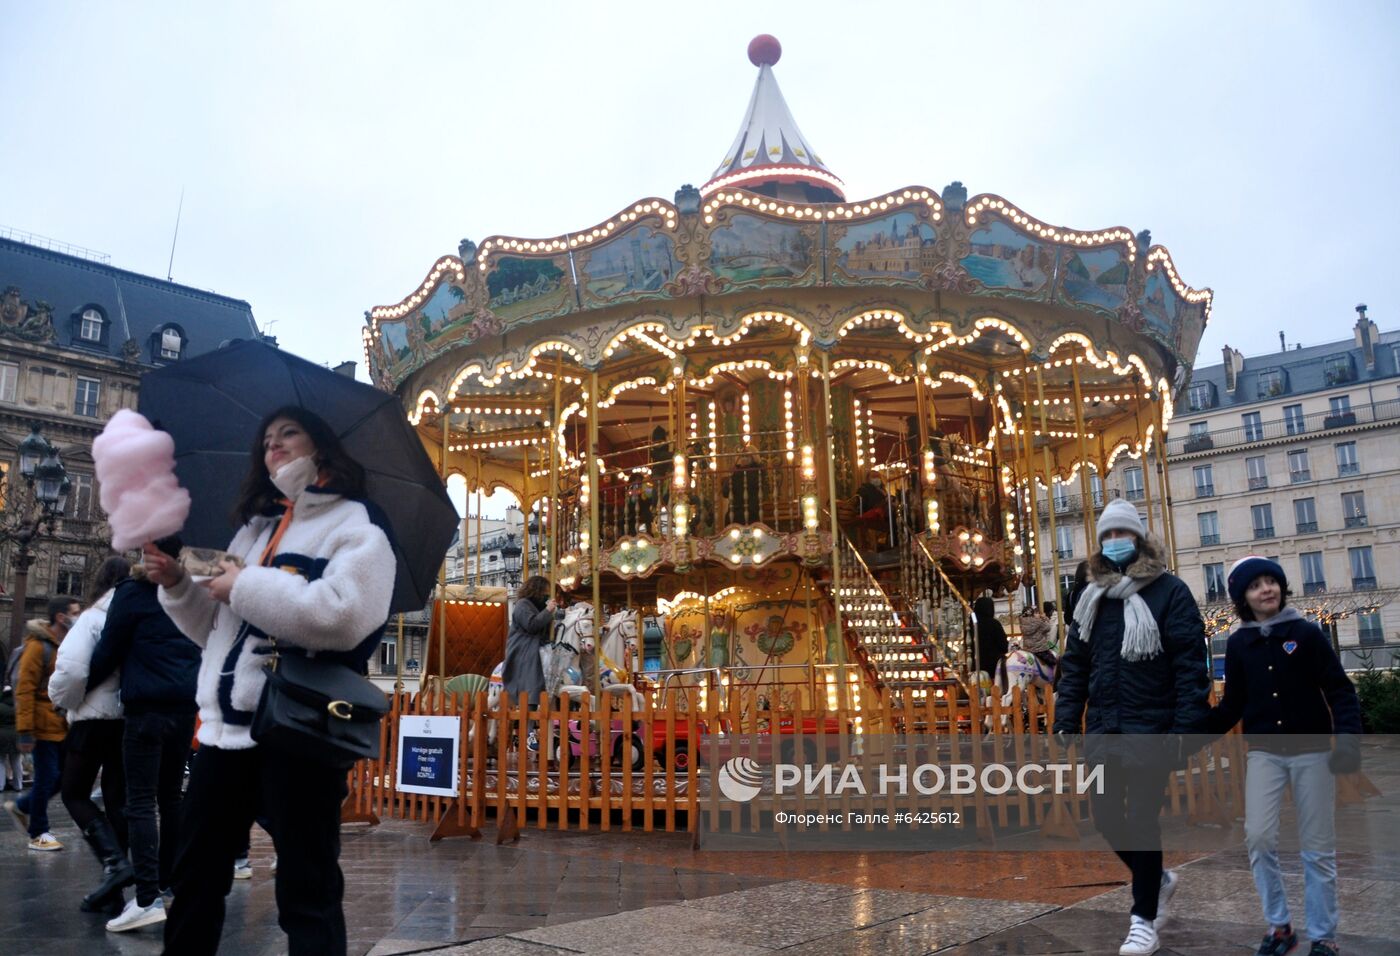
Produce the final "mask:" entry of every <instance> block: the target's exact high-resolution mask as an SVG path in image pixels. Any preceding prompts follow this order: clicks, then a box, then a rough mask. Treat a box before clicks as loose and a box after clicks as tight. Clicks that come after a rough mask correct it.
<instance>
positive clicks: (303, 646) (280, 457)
mask: <svg viewBox="0 0 1400 956" xmlns="http://www.w3.org/2000/svg"><path fill="white" fill-rule="evenodd" d="M252 437H253V449H252V452H251V454H250V459H251V460H250V463H249V470H248V473H247V477H246V478H245V480H244V483H243V487H242V491H241V494H240V497H239V500H238V504H237V507H236V509H235V511H236V518H237V520H238V521H239V522H240V523H241V528H240V529H239V530H238V532H237V533H236V534H235V535H234V538H233V541H232V542H231V543H230V544H229V546H228V549H227V551H228V554H229V556H230V558H231V560H225V561H223V562H222V563H221V567H222V569H223V572H222V573H221V574H219V575H218V576H216V577H213V578H211V579H208V580H206V581H201V582H196V581H194V580H192V579H191V577H190V575H188V574H186V573H185V571H184V570H183V568H182V567H181V566H180V564H179V563H178V562H177V561H175V560H172V559H171V558H170V557H169V556H167V555H165V554H164V553H162V552H161V551H160V550H159V549H157V548H155V547H154V546H152V545H147V546H146V547H145V563H146V571H147V576H148V577H149V578H150V579H151V580H152V581H154V582H156V583H157V584H159V585H160V600H161V604H162V605H163V606H164V607H165V609H166V611H167V612H168V613H169V614H170V617H171V618H172V619H173V620H174V621H175V623H176V624H177V626H178V627H179V628H180V629H181V630H182V631H183V632H184V633H185V634H186V635H188V636H189V637H190V639H191V640H193V641H194V642H195V643H196V644H198V645H199V646H200V647H201V648H202V649H203V654H202V659H201V664H200V670H199V680H198V688H197V693H196V696H197V699H198V703H199V714H200V721H201V723H200V728H199V742H200V749H199V755H198V757H197V758H196V759H195V766H194V771H193V774H192V775H191V779H190V785H189V791H188V793H187V794H186V797H185V804H184V815H183V817H182V820H181V830H180V837H179V843H178V846H177V848H176V855H175V865H174V873H173V879H172V884H173V885H172V887H171V889H172V890H173V892H174V896H175V899H174V904H173V907H172V908H171V911H170V914H169V918H168V920H167V922H166V924H165V951H166V952H167V953H172V954H180V956H197V954H204V953H214V952H216V951H217V950H218V946H219V937H220V935H221V931H222V929H223V922H224V897H225V896H226V895H227V894H228V892H229V890H230V889H231V887H232V881H233V863H234V858H235V857H236V855H237V853H238V850H239V847H240V844H241V842H242V840H243V839H244V838H245V837H246V835H247V833H248V828H249V826H250V825H251V824H252V822H253V819H254V816H255V815H256V814H257V813H258V812H259V811H260V812H261V813H263V814H265V815H266V817H267V819H268V821H269V822H270V823H271V825H272V835H273V839H274V842H275V843H276V846H277V854H278V870H277V885H276V896H277V907H278V922H279V924H280V925H281V927H282V929H283V931H284V932H286V933H287V936H288V942H289V951H290V953H292V954H293V956H301V954H310V953H318V954H320V953H329V954H343V953H344V952H345V951H346V932H345V916H344V911H343V909H342V896H343V892H344V880H343V877H342V875H341V871H340V866H339V862H338V861H339V855H340V804H341V801H342V800H343V799H344V797H345V792H346V790H345V773H346V767H345V766H344V765H343V764H341V763H338V762H335V761H331V760H328V761H327V762H323V763H318V762H314V761H310V760H306V759H303V758H299V757H296V756H293V755H291V754H289V753H284V752H281V751H279V750H277V749H276V748H273V747H265V746H258V745H256V743H255V741H254V740H253V739H252V736H251V733H250V728H251V725H252V722H253V716H254V711H255V709H256V708H257V705H258V700H259V697H260V694H261V691H262V688H263V684H264V683H265V681H266V679H267V678H266V671H265V670H264V664H265V663H266V661H267V660H268V657H269V655H270V654H271V653H272V652H273V650H274V643H273V641H274V639H275V642H276V644H275V648H276V651H277V653H279V654H283V655H286V654H296V653H306V652H314V653H315V654H316V656H317V657H318V658H319V659H322V660H325V659H331V660H336V661H339V662H342V663H346V664H349V665H351V666H353V667H357V668H362V667H363V666H364V664H365V662H366V661H367V660H368V658H369V657H370V656H371V655H372V654H373V652H374V648H375V646H376V645H377V644H378V642H379V639H380V636H381V632H382V629H383V625H384V622H385V621H386V620H387V618H388V616H389V612H390V606H391V596H392V594H393V592H394V588H395V568H396V562H397V560H398V559H397V557H396V554H395V551H394V549H393V547H392V545H391V543H390V537H389V535H388V534H387V533H386V531H385V530H384V527H382V526H381V521H382V515H381V512H380V511H379V509H377V508H376V507H375V506H374V505H373V504H371V503H370V502H368V501H367V500H366V499H365V470H364V468H363V467H362V466H361V465H360V464H359V463H358V462H357V461H355V460H354V459H353V458H351V457H350V455H349V454H347V453H346V451H345V449H344V448H343V446H342V443H341V440H340V438H339V437H337V434H336V432H335V431H334V430H332V428H331V427H330V426H329V425H328V424H327V423H326V421H325V420H324V419H322V418H321V417H320V416H318V415H316V414H314V413H312V412H310V411H308V410H307V409H306V408H303V407H299V406H286V407H282V408H278V409H276V410H274V411H272V412H271V413H269V414H267V415H266V416H265V417H264V418H263V420H262V422H261V423H260V424H259V426H258V428H257V430H256V432H255V433H254V435H253V436H252ZM177 443H178V438H177Z"/></svg>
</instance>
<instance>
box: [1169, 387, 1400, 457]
mask: <svg viewBox="0 0 1400 956" xmlns="http://www.w3.org/2000/svg"><path fill="white" fill-rule="evenodd" d="M1395 419H1400V399H1390V400H1388V401H1384V402H1374V403H1371V404H1369V405H1361V406H1358V407H1356V408H1353V409H1352V410H1351V411H1349V412H1344V413H1341V414H1333V413H1332V412H1314V413H1313V414H1311V415H1303V416H1301V417H1298V416H1294V417H1292V418H1287V419H1284V418H1280V419H1277V420H1275V421H1271V422H1262V423H1260V424H1259V425H1258V426H1257V427H1252V426H1243V425H1241V426H1239V427H1236V428H1223V429H1220V430H1218V431H1213V432H1197V433H1195V434H1194V435H1191V434H1188V435H1181V436H1178V437H1175V438H1173V437H1168V438H1167V454H1168V455H1187V454H1192V453H1195V452H1202V451H1209V450H1211V449H1213V448H1230V447H1234V446H1237V445H1248V444H1252V443H1254V442H1259V441H1270V440H1272V439H1276V438H1287V437H1288V436H1290V435H1298V434H1301V433H1303V432H1305V431H1306V432H1319V431H1327V430H1328V429H1334V428H1352V427H1355V426H1357V425H1370V424H1374V423H1376V422H1387V421H1394V420H1395Z"/></svg>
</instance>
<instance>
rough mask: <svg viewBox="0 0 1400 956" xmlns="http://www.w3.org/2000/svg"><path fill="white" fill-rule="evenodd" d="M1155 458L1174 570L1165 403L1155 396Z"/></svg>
mask: <svg viewBox="0 0 1400 956" xmlns="http://www.w3.org/2000/svg"><path fill="white" fill-rule="evenodd" d="M1157 460H1158V462H1160V464H1161V468H1162V514H1163V519H1162V525H1163V528H1164V530H1165V531H1166V533H1167V551H1168V553H1169V554H1170V555H1171V562H1172V563H1171V570H1172V572H1173V573H1175V572H1176V565H1177V561H1176V515H1175V514H1173V508H1172V476H1171V468H1170V466H1168V464H1167V403H1166V401H1165V397H1164V396H1163V395H1161V394H1158V396H1157Z"/></svg>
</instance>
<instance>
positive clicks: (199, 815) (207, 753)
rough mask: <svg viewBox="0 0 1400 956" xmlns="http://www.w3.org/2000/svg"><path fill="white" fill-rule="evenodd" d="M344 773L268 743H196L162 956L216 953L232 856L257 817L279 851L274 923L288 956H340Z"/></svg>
mask: <svg viewBox="0 0 1400 956" xmlns="http://www.w3.org/2000/svg"><path fill="white" fill-rule="evenodd" d="M346 769H347V768H346V767H344V766H331V765H326V764H318V763H313V762H311V761H308V760H306V759H304V758H298V757H291V756H286V755H283V754H281V753H278V752H277V751H276V750H273V749H271V748H268V747H253V748H251V749H249V750H220V749H218V748H217V747H209V746H204V747H201V748H200V749H199V754H198V756H196V757H195V761H194V772H193V774H191V776H190V787H189V791H188V793H186V795H185V807H184V816H183V819H182V821H181V826H180V843H179V848H178V850H177V851H176V854H175V877H174V885H173V887H172V888H173V889H174V891H175V903H174V906H173V907H172V909H171V911H170V915H169V918H168V919H167V920H166V923H165V952H166V953H167V954H169V956H205V954H211V953H214V952H217V951H218V948H219V937H220V934H221V933H222V931H223V925H224V897H225V896H227V895H228V892H229V890H230V889H231V888H232V887H233V861H234V860H235V859H236V858H237V856H238V854H239V851H240V850H241V849H242V847H243V846H244V845H246V843H245V841H246V840H247V839H248V828H249V827H250V826H251V825H252V824H253V820H254V818H255V817H257V816H259V815H261V816H264V817H265V818H266V820H267V823H268V824H269V825H270V826H269V832H270V833H271V834H272V840H273V844H274V845H275V847H276V849H277V884H276V886H277V923H278V925H279V926H281V927H282V931H283V932H285V933H286V934H287V941H288V944H289V945H288V951H289V953H290V956H344V954H345V912H344V910H343V909H342V908H341V899H342V897H343V896H344V895H345V880H344V877H343V876H342V875H341V872H340V805H341V803H342V802H344V800H345V794H346V785H345V774H346Z"/></svg>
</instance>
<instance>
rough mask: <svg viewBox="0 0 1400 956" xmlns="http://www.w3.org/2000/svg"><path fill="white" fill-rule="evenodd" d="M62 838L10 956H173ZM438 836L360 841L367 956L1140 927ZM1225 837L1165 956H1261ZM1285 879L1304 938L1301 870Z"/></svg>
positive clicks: (924, 878) (1062, 895) (960, 948)
mask: <svg viewBox="0 0 1400 956" xmlns="http://www.w3.org/2000/svg"><path fill="white" fill-rule="evenodd" d="M1376 782H1377V784H1378V785H1379V786H1380V787H1381V789H1382V791H1383V793H1384V794H1386V796H1382V797H1377V798H1374V799H1372V800H1370V801H1368V802H1367V803H1366V804H1365V805H1364V806H1359V807H1348V808H1343V809H1342V810H1340V811H1339V814H1338V825H1339V834H1340V836H1339V851H1340V854H1339V867H1338V868H1339V872H1340V875H1341V880H1340V892H1341V906H1342V931H1343V935H1342V937H1341V943H1342V951H1343V952H1344V953H1357V954H1362V953H1364V954H1368V956H1369V954H1396V956H1400V943H1398V942H1396V940H1397V939H1400V852H1397V850H1400V844H1398V843H1397V840H1400V798H1397V797H1393V796H1389V795H1391V794H1397V793H1400V780H1377V781H1376ZM54 822H55V824H56V825H57V829H56V831H55V833H56V835H57V836H58V837H59V839H60V840H62V841H63V842H64V843H65V844H66V845H67V847H68V848H67V849H66V850H64V851H62V852H59V853H35V852H30V851H28V850H27V849H26V848H25V842H24V838H23V836H22V834H21V832H20V831H19V830H18V829H17V828H15V827H13V826H12V825H11V824H10V823H9V821H8V820H5V819H0V954H6V956H9V954H36V956H40V954H42V956H49V954H53V956H76V954H83V956H86V954H107V953H115V954H127V956H153V954H156V953H159V952H160V949H161V943H160V934H159V927H150V928H146V929H141V930H137V931H135V932H132V933H128V934H124V935H120V936H119V935H114V934H110V933H107V932H105V931H104V929H103V925H102V924H103V918H101V917H98V916H95V915H91V914H85V913H80V912H79V911H78V901H79V899H81V897H82V895H83V893H84V892H86V890H87V889H88V887H89V885H90V884H91V883H92V882H94V880H95V877H96V875H97V864H96V862H95V861H94V860H93V859H92V857H91V854H90V853H89V852H88V851H87V849H86V847H85V846H83V844H82V842H81V839H80V838H79V836H78V833H77V831H76V829H75V828H74V827H73V824H72V822H71V821H70V820H69V819H68V817H67V815H66V814H65V813H64V812H63V811H62V810H61V809H58V810H57V812H56V814H55V816H54ZM1290 827H1291V823H1290V822H1289V821H1287V820H1286V821H1285V826H1284V831H1283V832H1284V833H1285V834H1287V833H1289V832H1290ZM430 832H431V827H430V826H429V825H427V824H425V823H407V822H398V821H393V822H385V823H383V824H381V825H379V826H376V827H363V826H358V827H357V826H352V827H347V828H346V830H345V839H344V853H343V857H342V864H343V868H344V870H345V877H346V898H345V913H346V921H347V924H348V928H349V938H350V952H351V953H352V954H358V956H364V954H366V953H368V954H372V956H388V954H397V953H415V952H432V953H436V954H441V956H491V954H499V956H513V954H519V956H568V954H577V953H585V954H610V956H625V954H639V956H640V954H646V956H652V954H662V956H689V954H692V953H693V954H705V956H750V954H754V956H756V954H769V953H775V952H776V953H784V954H794V956H796V954H800V956H817V954H822V956H825V954H833V956H834V954H857V956H860V954H879V956H905V954H910V956H921V954H925V953H934V952H936V953H940V954H948V956H1013V954H1024V956H1036V954H1046V956H1048V954H1060V953H1067V954H1068V953H1085V954H1090V953H1106V954H1111V953H1116V952H1117V951H1118V945H1119V943H1120V942H1121V941H1122V938H1123V935H1124V933H1125V932H1126V930H1127V924H1128V917H1127V912H1128V905H1129V904H1128V890H1127V888H1126V887H1125V886H1124V885H1123V884H1124V878H1125V875H1126V873H1125V871H1124V870H1123V869H1122V867H1121V866H1120V865H1119V864H1118V863H1117V861H1116V860H1115V859H1113V857H1112V856H1111V854H1107V853H1099V852H1090V851H1083V850H1072V849H1067V850H1065V851H1062V852H1055V853H1029V852H1017V851H1014V850H1010V849H1005V850H1002V851H1001V852H986V851H958V852H937V853H788V854H783V853H728V852H717V851H698V852H697V851H694V850H692V849H691V839H690V837H689V835H687V834H684V833H675V834H664V833H650V834H647V833H640V832H632V833H622V832H617V831H614V832H610V833H600V832H597V831H591V832H586V833H579V832H577V831H568V832H559V831H554V830H550V831H540V830H534V829H530V830H526V831H524V832H523V833H522V835H521V839H520V842H519V843H516V844H513V845H509V844H508V845H505V846H497V845H495V843H494V842H493V838H494V836H495V834H494V832H488V833H487V838H486V839H484V840H481V841H475V842H474V841H471V840H468V839H465V838H458V839H449V840H445V841H442V842H440V843H436V844H433V843H430V842H429V841H428V835H429V833H430ZM1219 832H1220V841H1219V846H1221V847H1222V849H1220V850H1219V851H1217V852H1214V853H1211V854H1208V855H1196V856H1195V857H1183V856H1176V857H1172V858H1169V862H1170V863H1171V864H1172V865H1174V866H1177V867H1178V869H1179V872H1180V874H1181V877H1182V882H1181V888H1180V891H1179V893H1178V895H1177V897H1176V901H1175V905H1174V906H1173V912H1174V913H1175V914H1177V915H1176V916H1175V918H1174V919H1173V921H1172V923H1171V924H1170V925H1169V926H1168V927H1167V928H1166V929H1165V930H1164V931H1163V933H1162V941H1163V949H1162V950H1161V951H1160V952H1161V953H1163V954H1166V956H1171V954H1178V956H1206V954H1210V956H1219V954H1230V953H1237V954H1240V956H1246V954H1249V953H1252V952H1254V949H1255V947H1256V946H1257V943H1258V939H1259V937H1260V936H1261V935H1262V933H1263V929H1264V927H1263V924H1262V917H1261V916H1260V913H1259V903H1258V900H1257V897H1256V896H1255V893H1254V886H1253V882H1252V880H1251V879H1250V875H1249V869H1248V862H1247V859H1246V857H1245V853H1244V850H1243V848H1242V847H1241V846H1240V833H1239V828H1238V826H1236V827H1235V829H1234V830H1233V831H1228V830H1221V831H1219ZM1285 847H1287V844H1285ZM252 858H253V867H254V875H253V878H252V879H251V880H247V881H238V882H235V883H234V887H233V892H232V895H231V896H230V898H229V909H228V921H227V924H226V927H225V932H224V941H223V945H222V947H221V949H220V952H221V953H223V954H229V956H244V954H246V956H272V954H277V953H284V952H286V940H285V937H284V936H283V935H282V933H281V931H280V930H279V929H278V927H277V912H276V905H275V903H274V899H273V876H272V874H271V872H270V869H269V864H270V862H271V858H272V847H271V845H270V843H269V841H268V840H267V838H266V836H265V835H263V834H262V832H261V831H260V830H259V831H256V832H255V839H254V844H253V855H252ZM1285 869H1286V871H1287V872H1289V874H1290V876H1289V880H1290V899H1291V900H1292V901H1293V902H1294V905H1295V907H1296V911H1295V915H1294V919H1295V924H1298V923H1301V922H1302V912H1301V909H1302V888H1301V875H1300V873H1301V870H1300V864H1299V863H1298V860H1297V857H1296V854H1295V855H1293V856H1292V857H1291V858H1290V857H1288V856H1287V855H1286V856H1285ZM1298 952H1299V953H1302V952H1306V948H1304V949H1300V950H1299V951H1298Z"/></svg>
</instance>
